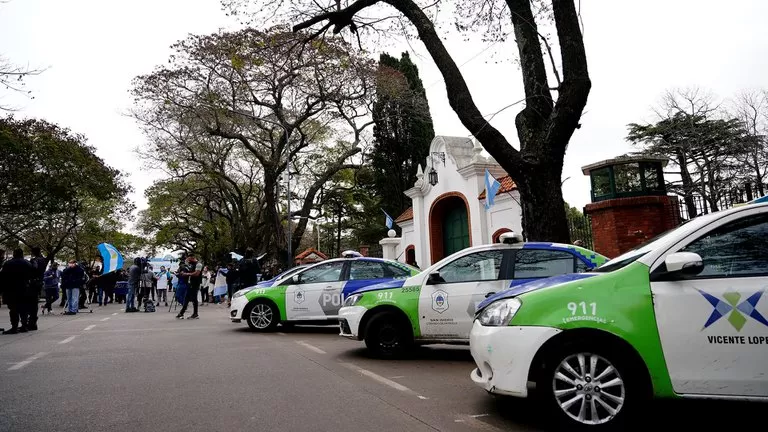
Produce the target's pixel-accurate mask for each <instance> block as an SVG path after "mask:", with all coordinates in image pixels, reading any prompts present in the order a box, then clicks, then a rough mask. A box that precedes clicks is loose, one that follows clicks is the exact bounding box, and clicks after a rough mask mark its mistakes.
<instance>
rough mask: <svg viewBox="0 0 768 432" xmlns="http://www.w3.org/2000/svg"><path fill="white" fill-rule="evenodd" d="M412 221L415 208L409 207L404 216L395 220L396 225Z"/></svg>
mask: <svg viewBox="0 0 768 432" xmlns="http://www.w3.org/2000/svg"><path fill="white" fill-rule="evenodd" d="M411 219H413V207H408V208H407V209H405V211H404V212H403V214H401V215H400V216H398V217H397V219H395V223H398V222H405V221H407V220H411Z"/></svg>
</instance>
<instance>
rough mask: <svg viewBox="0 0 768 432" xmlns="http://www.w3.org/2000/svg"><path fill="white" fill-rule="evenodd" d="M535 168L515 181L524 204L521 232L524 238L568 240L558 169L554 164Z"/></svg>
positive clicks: (566, 220)
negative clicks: (519, 181) (517, 181)
mask: <svg viewBox="0 0 768 432" xmlns="http://www.w3.org/2000/svg"><path fill="white" fill-rule="evenodd" d="M532 171H533V170H532ZM535 171H536V172H535V173H534V172H531V173H526V174H525V175H523V176H521V178H520V180H521V181H522V182H521V183H517V187H518V191H519V192H520V202H521V204H522V207H523V222H524V225H523V235H524V236H525V238H526V239H527V240H528V239H530V240H543V239H546V241H552V242H559V243H566V244H567V243H570V242H571V235H570V231H569V230H568V219H567V217H566V215H565V204H564V200H563V191H562V188H561V186H560V176H561V169H560V168H559V167H558V166H557V165H547V166H546V168H544V167H539V168H537V169H536V170H535Z"/></svg>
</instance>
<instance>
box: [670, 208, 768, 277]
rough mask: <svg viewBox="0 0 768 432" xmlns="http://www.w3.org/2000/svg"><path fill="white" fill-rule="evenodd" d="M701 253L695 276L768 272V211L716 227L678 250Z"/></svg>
mask: <svg viewBox="0 0 768 432" xmlns="http://www.w3.org/2000/svg"><path fill="white" fill-rule="evenodd" d="M682 251H683V252H694V253H697V254H699V256H701V259H702V261H703V262H704V270H703V271H702V272H701V273H699V275H698V276H697V277H698V278H702V277H703V278H706V277H739V276H753V275H766V274H768V259H766V257H768V214H762V215H755V216H748V217H744V218H741V219H739V220H736V221H733V222H730V223H728V224H725V225H723V226H721V227H719V228H716V229H714V230H712V231H710V232H708V233H707V234H705V235H704V236H703V237H700V238H698V239H696V240H694V241H693V242H692V243H690V244H688V245H687V246H686V247H684V248H683V249H682Z"/></svg>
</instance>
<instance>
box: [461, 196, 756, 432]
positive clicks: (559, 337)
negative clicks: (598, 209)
mask: <svg viewBox="0 0 768 432" xmlns="http://www.w3.org/2000/svg"><path fill="white" fill-rule="evenodd" d="M766 290H768V203H764V204H760V203H750V204H748V205H743V206H739V207H735V208H732V209H729V210H725V211H721V212H717V213H712V214H709V215H705V216H700V217H698V218H695V219H693V220H691V221H689V222H687V223H685V224H684V225H682V226H680V227H678V228H675V229H673V230H671V231H669V232H667V233H666V234H663V235H662V236H660V237H657V238H656V239H653V240H651V241H650V242H649V243H647V244H645V245H641V246H639V247H638V248H636V249H634V250H631V251H629V252H627V253H625V254H623V255H621V256H619V257H616V258H614V259H612V260H611V261H609V262H607V263H606V264H604V265H603V266H601V267H599V268H597V269H595V270H594V271H592V272H589V273H584V274H580V275H566V276H558V277H553V278H550V279H545V280H542V281H538V282H533V283H529V284H526V285H522V286H519V287H517V288H515V289H512V290H509V291H507V292H504V293H499V294H497V295H495V296H493V297H491V298H489V299H487V300H485V301H484V302H483V303H481V304H480V305H479V306H478V312H477V319H476V321H475V323H474V326H473V328H472V332H471V335H470V350H471V352H472V356H473V358H474V360H475V363H476V365H477V368H476V369H475V370H474V371H473V372H472V373H471V378H472V380H473V381H474V382H475V383H476V384H477V385H479V386H480V387H482V388H484V389H485V390H487V391H488V392H490V393H495V394H503V395H511V396H517V397H528V396H529V395H530V394H531V391H532V389H535V390H536V393H537V394H538V395H540V396H541V400H543V401H544V403H545V404H547V407H548V408H549V409H550V410H551V411H552V412H553V414H554V416H553V417H559V418H560V419H561V420H562V422H563V423H566V425H567V429H566V428H563V430H568V429H571V427H573V426H576V427H587V428H589V427H608V426H609V425H618V423H620V422H622V418H628V417H627V416H628V413H630V412H631V411H633V410H636V409H638V408H639V406H641V405H640V403H641V401H642V400H643V399H644V398H645V397H650V396H655V397H659V398H710V399H712V398H714V399H739V400H755V401H768V298H766V295H765V292H766Z"/></svg>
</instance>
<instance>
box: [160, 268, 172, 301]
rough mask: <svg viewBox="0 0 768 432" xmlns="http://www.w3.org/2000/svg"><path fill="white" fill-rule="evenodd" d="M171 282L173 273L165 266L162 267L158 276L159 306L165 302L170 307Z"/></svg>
mask: <svg viewBox="0 0 768 432" xmlns="http://www.w3.org/2000/svg"><path fill="white" fill-rule="evenodd" d="M170 281H171V272H169V271H168V270H167V269H166V268H165V266H160V273H159V274H158V275H157V304H160V301H161V299H162V301H164V302H165V305H166V306H168V285H169V284H170Z"/></svg>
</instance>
